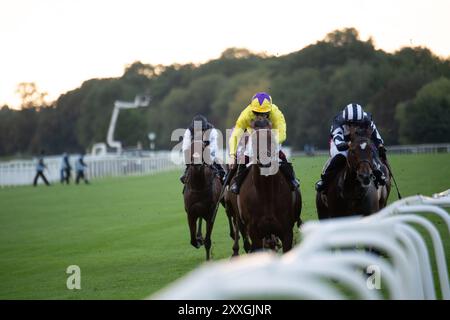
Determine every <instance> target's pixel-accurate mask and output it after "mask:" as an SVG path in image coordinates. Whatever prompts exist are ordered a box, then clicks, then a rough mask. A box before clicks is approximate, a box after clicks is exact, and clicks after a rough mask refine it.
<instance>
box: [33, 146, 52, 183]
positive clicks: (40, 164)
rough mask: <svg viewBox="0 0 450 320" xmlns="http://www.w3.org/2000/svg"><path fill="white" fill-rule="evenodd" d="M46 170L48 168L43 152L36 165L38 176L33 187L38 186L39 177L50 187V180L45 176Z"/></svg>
mask: <svg viewBox="0 0 450 320" xmlns="http://www.w3.org/2000/svg"><path fill="white" fill-rule="evenodd" d="M45 168H47V166H46V165H45V164H44V155H43V152H41V157H40V158H39V159H38V163H37V165H36V176H35V177H34V181H33V186H36V185H37V182H38V179H39V177H41V178H42V180H44V182H45V184H46V185H47V186H49V185H50V183H48V180H47V178H46V177H45V175H44V170H45Z"/></svg>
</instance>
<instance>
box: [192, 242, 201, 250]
mask: <svg viewBox="0 0 450 320" xmlns="http://www.w3.org/2000/svg"><path fill="white" fill-rule="evenodd" d="M191 245H192V246H193V247H194V248H195V249H198V248H200V247H201V245H200V244H199V243H198V241H196V242H191Z"/></svg>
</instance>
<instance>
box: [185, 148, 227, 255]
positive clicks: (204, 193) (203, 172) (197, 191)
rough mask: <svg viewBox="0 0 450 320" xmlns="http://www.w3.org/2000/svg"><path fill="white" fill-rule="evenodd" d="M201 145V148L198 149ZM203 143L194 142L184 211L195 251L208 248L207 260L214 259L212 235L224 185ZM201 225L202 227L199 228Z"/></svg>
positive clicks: (187, 175)
mask: <svg viewBox="0 0 450 320" xmlns="http://www.w3.org/2000/svg"><path fill="white" fill-rule="evenodd" d="M196 145H197V147H198V148H195V146H196ZM205 146H206V145H205V143H204V142H203V141H202V140H198V141H195V140H194V141H193V142H192V143H191V148H190V150H189V153H190V160H191V161H190V164H188V169H187V173H186V184H185V189H184V191H183V197H184V208H185V210H186V213H187V218H188V224H189V231H190V237H191V245H192V246H194V247H195V248H197V249H198V248H200V247H201V246H202V245H204V246H205V250H206V260H209V259H210V250H211V233H212V229H213V224H214V221H213V212H214V209H215V205H216V204H217V201H218V200H219V196H220V192H221V188H222V184H221V181H220V178H219V177H218V176H217V175H216V174H215V172H214V170H213V169H212V168H211V166H210V165H208V164H207V163H205V161H204V159H203V157H202V155H200V152H198V151H197V152H195V150H201V152H202V154H205V152H203V151H204V150H205ZM202 219H203V220H205V221H206V234H205V238H204V239H203V237H202ZM197 222H198V227H197Z"/></svg>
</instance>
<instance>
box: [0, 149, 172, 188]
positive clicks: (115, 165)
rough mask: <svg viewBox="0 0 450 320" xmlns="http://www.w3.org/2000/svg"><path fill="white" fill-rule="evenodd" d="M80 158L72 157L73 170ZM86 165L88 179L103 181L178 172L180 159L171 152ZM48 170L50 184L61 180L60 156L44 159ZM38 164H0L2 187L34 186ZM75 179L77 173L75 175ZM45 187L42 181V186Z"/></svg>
mask: <svg viewBox="0 0 450 320" xmlns="http://www.w3.org/2000/svg"><path fill="white" fill-rule="evenodd" d="M77 159H78V156H76V155H74V156H71V157H70V163H71V165H72V169H75V161H76V160H77ZM84 162H85V163H86V164H87V166H88V167H87V168H86V171H85V173H86V175H87V178H88V179H96V178H103V177H116V176H125V175H147V174H152V173H156V172H162V171H167V170H173V169H176V168H179V163H180V161H179V159H177V155H174V154H172V153H171V152H168V151H167V152H155V153H153V154H149V155H146V156H145V157H139V156H103V157H95V156H85V158H84ZM44 163H45V165H46V166H47V168H46V169H45V171H44V174H45V176H46V177H47V179H48V180H49V181H50V182H56V181H59V180H60V168H61V156H51V157H45V158H44ZM36 164H37V160H14V161H9V162H3V163H0V186H14V185H29V184H32V183H33V178H34V176H35V174H36ZM72 174H73V175H74V170H73V171H72ZM40 183H42V181H41V182H40Z"/></svg>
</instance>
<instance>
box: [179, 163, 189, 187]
mask: <svg viewBox="0 0 450 320" xmlns="http://www.w3.org/2000/svg"><path fill="white" fill-rule="evenodd" d="M187 169H188V166H186V169H184V173H183V175H182V176H181V177H180V181H181V183H182V184H185V183H186V174H187Z"/></svg>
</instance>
